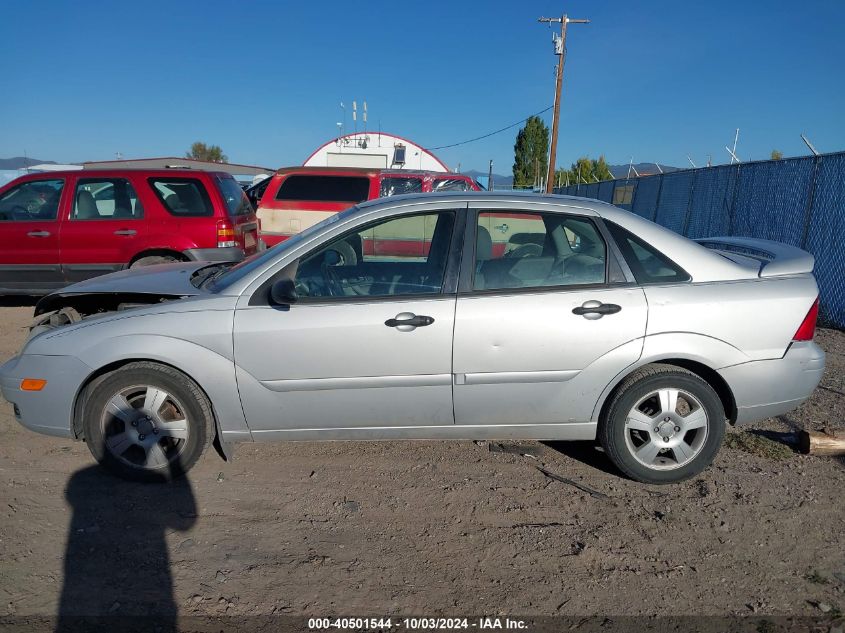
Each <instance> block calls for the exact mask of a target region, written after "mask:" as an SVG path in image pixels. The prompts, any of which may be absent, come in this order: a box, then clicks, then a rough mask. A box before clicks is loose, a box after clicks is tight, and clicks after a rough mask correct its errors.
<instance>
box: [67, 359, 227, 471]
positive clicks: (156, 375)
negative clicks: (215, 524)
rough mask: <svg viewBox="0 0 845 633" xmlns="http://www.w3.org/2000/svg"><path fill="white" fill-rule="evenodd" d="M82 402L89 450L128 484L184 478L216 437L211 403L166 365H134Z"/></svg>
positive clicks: (99, 383) (93, 387)
mask: <svg viewBox="0 0 845 633" xmlns="http://www.w3.org/2000/svg"><path fill="white" fill-rule="evenodd" d="M82 397H83V398H84V399H83V405H82V415H83V421H82V424H83V430H84V434H85V442H86V444H87V445H88V449H89V450H90V451H91V454H92V455H93V456H94V458H95V459H96V460H97V461H98V462H100V463H101V464H102V465H103V466H104V467H105V468H107V469H108V470H109V471H111V472H112V473H114V474H115V475H117V476H119V477H122V478H124V479H128V480H132V481H170V480H172V479H175V478H177V477H181V476H182V475H184V474H185V473H186V472H188V470H190V468H191V467H192V466H193V465H194V464H195V463H196V462H197V460H198V459H199V458H200V455H202V453H203V451H205V449H206V447H207V446H208V444H209V443H210V441H211V438H212V436H213V429H214V415H213V413H212V410H211V403H210V402H209V401H208V398H207V397H206V396H205V394H204V393H203V392H202V390H201V389H200V388H199V387H198V386H197V384H196V383H195V382H194V381H193V380H191V379H190V378H188V377H187V376H185V375H184V374H182V373H181V372H179V371H177V370H175V369H173V368H172V367H168V366H166V365H160V364H158V363H152V362H134V363H129V364H127V365H124V366H123V367H121V368H119V369H117V370H116V371H114V372H112V373H111V374H107V375H106V376H103V377H101V378H98V379H96V380H95V381H93V382H92V383H91V384H90V385H89V386H88V388H87V389H86V392H85V393H84V394H83V396H82Z"/></svg>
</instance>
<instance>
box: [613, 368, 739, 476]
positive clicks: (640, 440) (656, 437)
mask: <svg viewBox="0 0 845 633" xmlns="http://www.w3.org/2000/svg"><path fill="white" fill-rule="evenodd" d="M724 434H725V411H724V407H723V406H722V402H721V400H720V399H719V396H718V395H717V394H716V392H715V391H714V390H713V388H712V387H711V386H710V385H709V384H708V383H707V382H706V381H705V380H703V379H702V378H701V377H699V376H698V375H696V374H694V373H692V372H690V371H687V370H685V369H682V368H679V367H675V366H672V365H650V366H648V367H645V368H643V369H641V370H639V371H637V372H636V373H634V374H633V375H631V376H630V377H628V378H627V379H626V380H625V381H624V382H623V383H622V384H621V385H620V386H619V388H618V389H617V390H616V392H615V394H614V396H613V399H612V401H611V403H610V405H609V406H608V408H607V410H606V414H605V416H604V418H603V419H602V420H601V421H600V423H599V431H598V435H599V441H600V442H601V444H602V446H603V447H604V450H605V452H606V453H607V455H608V457H610V459H611V461H612V462H613V463H614V464H615V465H616V466H617V467H618V468H619V470H621V471H622V472H623V473H625V474H626V475H628V476H629V477H631V478H632V479H636V480H637V481H641V482H644V483H653V484H665V483H674V482H678V481H682V480H684V479H687V478H689V477H693V476H694V475H697V474H698V473H700V472H701V471H702V470H704V469H705V468H706V467H707V466H709V465H710V463H711V462H712V461H713V458H715V457H716V453H718V451H719V447H720V446H721V444H722V438H723V437H724Z"/></svg>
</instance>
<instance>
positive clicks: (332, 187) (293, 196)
mask: <svg viewBox="0 0 845 633" xmlns="http://www.w3.org/2000/svg"><path fill="white" fill-rule="evenodd" d="M369 195H370V179H369V178H366V177H361V176H314V175H299V174H293V175H290V176H288V177H287V178H285V180H284V181H283V182H282V184H281V186H280V187H279V191H278V192H276V200H308V201H313V202H349V203H355V202H362V201H364V200H366V199H367V198H368V197H369Z"/></svg>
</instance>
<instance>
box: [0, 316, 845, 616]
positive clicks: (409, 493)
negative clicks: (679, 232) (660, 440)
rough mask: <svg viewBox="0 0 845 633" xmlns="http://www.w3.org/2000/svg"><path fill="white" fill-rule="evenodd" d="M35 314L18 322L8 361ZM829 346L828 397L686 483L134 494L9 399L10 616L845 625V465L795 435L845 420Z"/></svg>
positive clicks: (411, 466) (474, 462)
mask: <svg viewBox="0 0 845 633" xmlns="http://www.w3.org/2000/svg"><path fill="white" fill-rule="evenodd" d="M31 313H32V308H31V307H27V306H24V307H8V306H7V307H1V308H0V359H5V358H7V357H9V356H11V355H12V354H14V353H15V352H16V351H17V350H18V348H19V347H20V345H21V343H22V341H23V339H24V336H25V331H26V325H27V323H28V320H29V317H30V315H31ZM817 340H818V341H819V342H820V343H821V345H822V346H823V347H824V348H825V350H826V351H827V353H828V357H827V358H828V363H827V371H826V373H825V377H824V380H823V381H822V385H821V387H820V388H819V389H818V390H817V391H816V393H815V395H814V396H813V399H812V400H811V401H810V402H809V403H807V404H805V405H804V406H803V407H801V409H800V410H798V411H796V412H794V413H792V414H790V415H788V416H784V417H782V418H779V419H776V420H767V421H766V422H764V423H761V424H758V425H755V426H753V427H752V428H748V429H744V430H742V431H729V434H728V440H727V445H726V446H725V447H724V448H723V449H722V451H721V453H720V455H719V457H718V458H717V460H716V462H715V464H714V465H713V466H712V467H711V468H710V469H709V470H707V471H706V472H705V473H704V474H703V475H701V476H700V477H698V478H696V479H693V480H690V481H688V482H685V483H683V484H680V485H676V486H663V487H656V486H644V485H641V484H638V483H634V482H631V481H628V480H626V479H624V478H622V477H621V476H620V475H619V474H618V473H617V472H616V471H614V470H613V468H612V466H610V464H609V462H608V461H607V460H606V459H605V457H604V455H603V454H602V453H601V452H600V451H598V450H597V449H595V448H593V446H592V445H591V444H589V443H587V444H584V443H577V444H542V443H538V442H524V443H518V444H512V443H511V444H504V445H501V444H499V445H497V444H495V443H482V442H381V443H378V442H377V443H359V442H354V443H352V442H349V443H288V444H274V445H241V446H240V447H239V448H238V450H237V451H236V455H235V460H234V461H233V462H232V463H228V464H227V463H224V462H222V461H221V460H220V459H219V458H218V457H217V455H216V454H214V453H210V454H206V455H205V456H204V458H203V459H202V460H201V462H200V464H199V465H198V466H197V467H196V468H195V469H194V470H193V471H192V472H191V475H190V478H189V480H187V481H184V482H182V483H181V484H174V485H147V486H144V485H132V484H128V483H125V482H122V481H118V480H116V479H114V478H112V477H110V476H109V475H107V474H105V473H103V472H101V471H100V469H99V468H97V467H96V466H94V465H93V463H94V462H93V460H92V458H91V456H90V454H89V453H88V450H87V448H86V447H85V445H84V444H81V443H71V442H69V441H65V440H61V439H54V438H49V437H44V436H41V435H36V434H34V433H31V432H29V431H26V430H25V429H23V428H21V427H20V426H19V425H18V424H17V423H16V422H15V421H14V419H13V417H12V411H11V406H10V405H8V404H6V403H3V404H2V406H0V437H2V442H0V486H2V492H1V493H0V617H4V616H5V617H8V616H23V615H54V614H56V613H58V612H59V610H60V609H61V610H62V612H63V613H77V614H97V613H109V614H113V615H127V614H129V615H131V614H147V613H164V614H170V613H178V614H179V615H180V616H183V615H191V614H202V615H224V614H225V615H267V614H294V615H314V616H327V615H362V616H381V615H390V614H394V615H396V614H404V615H410V614H416V615H458V614H491V615H495V614H527V615H591V614H616V615H645V614H648V615H689V614H697V615H717V614H718V615H724V614H739V615H751V614H771V615H794V616H804V615H807V616H820V615H822V614H827V615H826V616H825V617H835V616H837V615H841V612H842V611H845V532H843V527H845V521H843V519H845V504H843V491H845V460H843V459H835V458H818V457H808V456H804V455H800V454H797V453H795V452H793V451H792V450H790V449H788V448H786V447H785V445H784V444H782V443H780V442H779V441H777V440H783V439H788V438H789V436H790V435H789V434H791V433H793V432H794V431H795V430H796V429H802V428H806V429H814V430H817V429H821V428H822V427H824V426H831V427H842V426H845V333H842V332H837V331H833V330H820V331H819V333H818V335H817ZM771 438H775V439H774V440H773V439H771ZM500 447H502V448H504V449H505V451H513V452H501V451H494V450H491V448H500ZM523 453H525V454H523ZM532 455H533V456H532ZM538 466H542V467H543V468H544V469H546V470H548V471H549V472H551V473H554V474H556V475H559V476H561V477H564V478H568V479H569V480H571V481H573V482H575V483H577V484H580V485H581V486H584V487H586V488H587V489H588V490H592V491H595V492H596V493H599V494H590V493H589V492H586V491H584V490H581V489H579V488H578V487H575V486H573V485H571V484H569V483H561V482H559V481H555V480H552V479H549V478H548V477H546V476H545V475H544V474H543V473H542V472H540V470H538Z"/></svg>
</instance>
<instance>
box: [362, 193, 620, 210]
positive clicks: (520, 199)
mask: <svg viewBox="0 0 845 633" xmlns="http://www.w3.org/2000/svg"><path fill="white" fill-rule="evenodd" d="M438 201H451V202H471V203H473V204H477V203H479V202H494V203H496V204H497V205H500V204H501V203H509V202H513V203H514V204H525V203H528V204H540V205H543V204H546V205H557V206H561V205H562V206H567V207H577V208H579V209H582V210H586V211H587V212H588V214H589V215H599V212H598V211H599V209H602V210H604V209H615V210H617V211H620V212H621V213H627V212H626V211H624V210H622V209H617V208H616V207H614V206H612V205H610V204H607V203H606V202H601V201H599V200H593V199H592V198H579V197H577V196H564V195H559V194H545V193H534V192H530V191H525V192H521V191H441V192H431V193H408V194H403V195H399V196H390V197H389V198H377V199H375V200H367V201H364V202H361V203H360V204H358V205H357V206H358V208H359V209H368V208H369V209H375V208H376V207H385V208H388V207H393V206H400V205H405V204H415V203H426V204H431V203H436V202H438Z"/></svg>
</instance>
